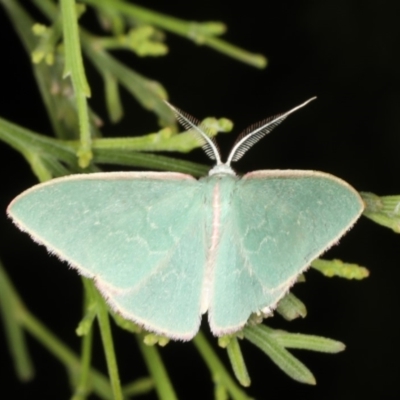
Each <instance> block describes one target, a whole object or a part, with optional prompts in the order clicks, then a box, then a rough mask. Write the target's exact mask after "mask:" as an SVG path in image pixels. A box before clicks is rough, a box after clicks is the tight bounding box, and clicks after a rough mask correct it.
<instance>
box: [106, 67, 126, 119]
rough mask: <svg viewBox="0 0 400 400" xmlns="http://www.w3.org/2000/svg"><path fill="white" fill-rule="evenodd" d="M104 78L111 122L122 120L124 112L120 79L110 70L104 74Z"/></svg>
mask: <svg viewBox="0 0 400 400" xmlns="http://www.w3.org/2000/svg"><path fill="white" fill-rule="evenodd" d="M103 80H104V92H105V98H106V105H107V111H108V116H109V118H110V120H111V122H113V123H116V122H118V121H120V120H121V118H122V116H123V114H124V111H123V106H122V102H121V97H120V94H119V88H118V80H117V79H116V78H115V76H114V75H112V74H110V73H109V72H105V73H104V74H103Z"/></svg>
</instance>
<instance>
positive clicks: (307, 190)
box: [210, 170, 364, 334]
mask: <svg viewBox="0 0 400 400" xmlns="http://www.w3.org/2000/svg"><path fill="white" fill-rule="evenodd" d="M363 208H364V203H363V201H362V200H361V198H360V196H359V194H358V193H357V191H356V190H354V189H353V188H352V187H351V186H350V185H349V184H347V183H346V182H344V181H342V180H341V179H339V178H336V177H335V176H332V175H329V174H325V173H322V172H316V171H297V170H286V171H281V170H265V171H255V172H251V173H249V174H247V175H244V176H243V177H242V179H240V180H239V181H237V184H236V188H235V191H234V194H233V196H232V203H231V214H232V217H231V222H230V224H231V227H230V232H229V233H227V234H226V238H225V239H224V238H223V237H221V239H222V240H223V242H221V245H222V246H223V245H224V243H225V247H227V246H228V244H229V243H231V245H230V252H231V253H230V254H234V257H233V260H236V261H235V262H236V264H237V265H236V267H235V269H236V272H235V273H236V274H240V275H241V278H240V279H237V280H236V279H233V278H232V279H231V280H230V281H231V286H232V287H230V288H229V291H230V292H231V293H235V304H234V305H233V306H232V307H236V308H237V311H239V309H241V313H240V314H241V317H240V318H239V312H236V313H233V312H232V313H231V314H230V317H229V318H227V315H228V310H229V304H228V303H226V302H225V303H223V299H222V298H221V299H219V298H218V300H217V299H216V298H214V302H213V307H212V310H211V313H212V315H211V316H210V317H211V319H210V324H211V327H212V329H213V331H214V333H216V334H224V333H228V332H229V331H232V328H233V327H234V326H235V324H237V326H238V329H240V325H243V315H244V314H245V313H246V315H247V318H248V317H249V316H250V315H251V313H253V312H258V311H260V310H263V309H266V308H274V307H276V305H277V302H278V301H279V300H280V299H281V298H282V297H283V296H284V295H285V293H286V292H287V291H288V289H289V288H290V286H291V285H293V284H294V282H295V281H296V279H297V277H298V275H299V274H300V273H301V272H302V271H304V270H305V269H306V268H307V267H308V266H309V264H310V263H311V261H312V260H314V259H315V258H317V257H318V256H320V255H321V254H322V253H323V252H325V251H326V250H327V249H328V248H329V247H331V246H332V245H333V244H335V243H336V242H337V241H338V240H339V238H340V237H341V236H342V235H343V234H344V233H346V231H347V230H348V229H350V227H351V226H352V225H353V224H354V223H355V221H356V220H357V219H358V218H359V216H360V215H361V213H362V210H363ZM233 247H234V248H233ZM225 252H228V250H227V249H225ZM239 260H240V262H239ZM232 262H233V261H232ZM231 264H232V263H231ZM239 264H240V265H239ZM242 266H243V267H242ZM216 268H218V269H219V270H220V271H221V272H220V273H217V272H216V273H215V277H216V282H215V283H214V286H215V288H218V290H221V287H222V285H223V281H222V279H223V276H224V275H225V271H224V272H222V271H223V270H224V269H227V268H228V266H224V264H223V263H222V262H221V265H217V266H216ZM225 276H226V275H225ZM243 282H246V288H247V289H246V288H243ZM245 289H246V290H245ZM214 294H215V292H214ZM216 296H218V295H217V294H216ZM243 307H245V308H246V312H245V310H244V309H243Z"/></svg>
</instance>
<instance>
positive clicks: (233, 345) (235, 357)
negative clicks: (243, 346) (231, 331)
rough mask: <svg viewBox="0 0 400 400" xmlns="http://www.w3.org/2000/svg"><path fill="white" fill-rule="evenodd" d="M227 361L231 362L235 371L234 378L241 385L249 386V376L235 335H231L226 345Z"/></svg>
mask: <svg viewBox="0 0 400 400" xmlns="http://www.w3.org/2000/svg"><path fill="white" fill-rule="evenodd" d="M226 350H227V353H228V357H229V361H230V362H231V365H232V369H233V372H234V373H235V376H236V379H237V380H238V381H239V382H240V384H241V385H242V386H245V387H247V386H250V383H251V381H250V377H249V373H248V372H247V368H246V364H245V362H244V359H243V354H242V351H241V350H240V345H239V341H238V339H237V337H235V336H233V337H232V338H231V339H230V340H229V343H228V346H227V347H226Z"/></svg>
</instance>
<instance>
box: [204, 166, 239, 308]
mask: <svg viewBox="0 0 400 400" xmlns="http://www.w3.org/2000/svg"><path fill="white" fill-rule="evenodd" d="M238 180H239V177H237V176H236V175H232V174H229V173H228V174H226V173H217V174H213V175H211V176H207V177H205V178H202V181H203V182H205V183H206V187H207V190H206V195H205V199H204V202H205V207H206V209H207V210H212V212H211V213H209V215H208V216H207V220H206V228H205V231H206V232H207V235H206V236H207V238H208V242H207V266H206V274H205V279H204V283H203V291H202V299H201V312H202V313H203V314H204V313H205V312H206V311H207V310H208V308H209V305H210V299H211V296H212V287H211V283H212V282H213V276H214V270H215V263H216V256H217V251H218V247H219V242H220V238H221V229H222V228H223V227H224V226H225V225H226V221H227V219H229V214H230V212H231V210H232V204H231V203H232V199H233V194H234V191H235V185H236V182H237V181H238Z"/></svg>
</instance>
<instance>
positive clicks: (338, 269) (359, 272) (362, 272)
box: [311, 258, 369, 280]
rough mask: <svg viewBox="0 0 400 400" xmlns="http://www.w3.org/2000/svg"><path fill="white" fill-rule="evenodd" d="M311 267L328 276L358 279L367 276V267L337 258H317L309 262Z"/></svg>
mask: <svg viewBox="0 0 400 400" xmlns="http://www.w3.org/2000/svg"><path fill="white" fill-rule="evenodd" d="M311 267H313V268H314V269H316V270H317V271H319V272H321V274H323V275H325V276H327V277H329V278H331V277H333V276H338V277H340V278H346V279H358V280H360V279H364V278H367V277H368V276H369V271H368V270H367V268H365V267H361V266H359V265H357V264H350V263H344V262H343V261H341V260H337V259H335V260H322V259H320V258H318V259H316V260H314V261H313V262H312V263H311Z"/></svg>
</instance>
